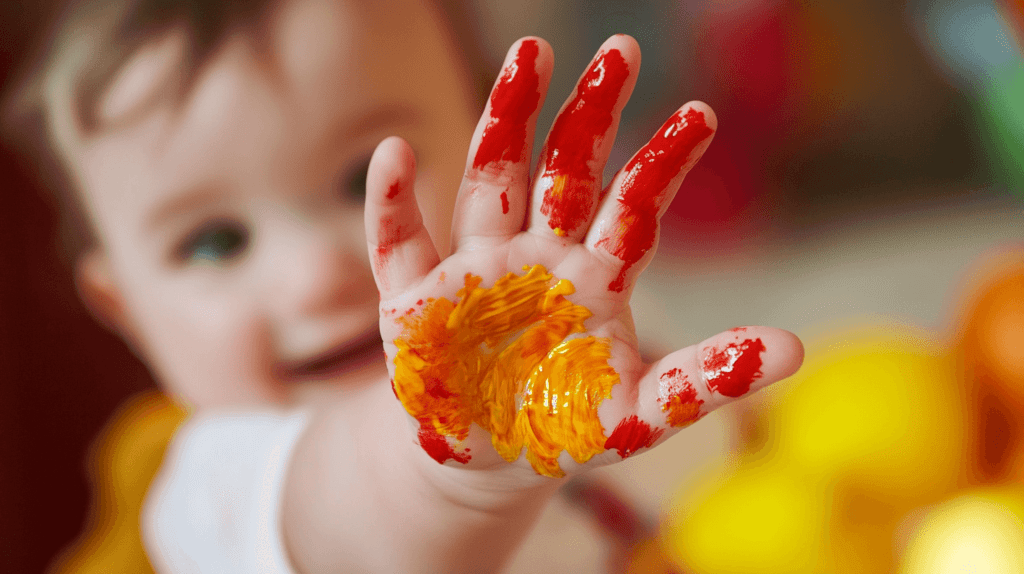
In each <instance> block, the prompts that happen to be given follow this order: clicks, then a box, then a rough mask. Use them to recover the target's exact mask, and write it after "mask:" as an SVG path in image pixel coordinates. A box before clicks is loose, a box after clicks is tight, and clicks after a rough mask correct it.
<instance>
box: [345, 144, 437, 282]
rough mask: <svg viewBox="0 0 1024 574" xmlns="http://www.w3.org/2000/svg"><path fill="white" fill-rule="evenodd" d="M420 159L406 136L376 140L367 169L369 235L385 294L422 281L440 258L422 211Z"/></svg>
mask: <svg viewBox="0 0 1024 574" xmlns="http://www.w3.org/2000/svg"><path fill="white" fill-rule="evenodd" d="M415 177H416V159H415V157H414V155H413V152H412V149H411V148H410V147H409V144H408V143H406V142H405V140H403V139H401V138H397V137H391V138H388V139H386V140H384V141H382V142H381V143H380V145H378V146H377V149H376V150H375V151H374V152H373V158H372V159H371V160H370V168H369V171H368V172H367V175H366V211H365V213H364V219H365V222H366V241H367V244H368V247H369V250H370V261H371V262H372V265H373V276H374V279H376V281H377V288H378V289H379V290H380V294H381V298H383V299H388V298H390V297H392V296H394V295H395V294H397V293H399V292H401V291H404V290H405V289H406V288H408V287H409V286H410V285H412V284H413V283H415V282H416V281H419V280H420V279H422V278H423V276H424V275H426V274H427V273H428V272H429V271H430V270H431V269H433V268H434V267H436V266H437V264H438V263H439V262H440V258H439V257H438V254H437V248H436V247H435V246H434V243H433V241H432V240H431V239H430V235H429V234H428V233H427V229H426V227H424V225H423V217H422V215H421V214H420V209H419V205H418V204H417V203H416V195H415V194H414V193H413V181H414V179H415Z"/></svg>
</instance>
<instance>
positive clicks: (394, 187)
mask: <svg viewBox="0 0 1024 574" xmlns="http://www.w3.org/2000/svg"><path fill="white" fill-rule="evenodd" d="M401 191H402V184H401V183H399V182H397V181H396V182H395V183H392V184H391V187H389V188H388V196H387V197H388V199H394V198H395V196H397V195H398V193H399V192H401Z"/></svg>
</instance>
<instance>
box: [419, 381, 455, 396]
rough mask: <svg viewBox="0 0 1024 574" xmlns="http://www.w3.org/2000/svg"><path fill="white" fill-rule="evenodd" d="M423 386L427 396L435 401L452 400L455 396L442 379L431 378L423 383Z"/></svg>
mask: <svg viewBox="0 0 1024 574" xmlns="http://www.w3.org/2000/svg"><path fill="white" fill-rule="evenodd" d="M423 385H424V387H425V389H424V390H426V391H427V394H428V395H430V396H432V397H434V398H435V399H450V398H452V397H454V396H455V393H453V392H451V391H449V390H448V387H446V386H445V385H444V383H442V382H441V380H440V379H437V378H433V377H432V378H429V379H427V380H426V381H423Z"/></svg>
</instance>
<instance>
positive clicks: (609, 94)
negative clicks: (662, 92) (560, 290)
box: [539, 49, 629, 237]
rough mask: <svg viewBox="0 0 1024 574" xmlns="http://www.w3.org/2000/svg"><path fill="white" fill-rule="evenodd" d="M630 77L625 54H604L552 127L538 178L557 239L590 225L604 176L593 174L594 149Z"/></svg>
mask: <svg viewBox="0 0 1024 574" xmlns="http://www.w3.org/2000/svg"><path fill="white" fill-rule="evenodd" d="M628 78H629V66H628V65H627V64H626V60H625V58H623V57H622V52H620V51H619V50H614V49H613V50H608V51H606V52H602V53H601V54H599V55H598V56H597V57H596V58H594V61H593V62H592V63H591V64H590V67H589V68H588V69H587V71H586V72H585V73H584V74H583V77H582V78H581V79H580V81H579V84H577V89H576V95H575V96H574V97H573V99H572V100H571V101H570V102H569V103H568V104H566V106H565V109H564V110H563V111H562V113H561V114H559V115H558V118H557V119H556V120H555V123H554V125H553V126H551V133H550V134H549V135H548V142H547V148H546V152H545V157H546V158H547V159H546V161H545V164H544V171H543V172H541V175H540V179H539V181H540V186H541V189H542V190H543V198H544V199H543V201H542V202H541V206H540V212H541V213H542V214H543V215H546V216H548V225H549V226H550V227H551V229H552V230H553V231H554V232H555V235H558V236H560V237H565V236H566V235H569V234H570V233H573V232H574V231H576V230H577V229H578V228H580V227H581V226H582V225H583V224H584V223H586V222H587V221H590V218H591V217H592V216H593V211H594V206H595V197H594V192H595V188H597V187H600V185H599V183H600V182H599V181H598V178H599V177H600V175H601V174H599V173H598V174H595V173H593V170H594V166H592V165H591V164H592V163H593V161H594V148H595V147H597V146H598V144H599V143H600V142H601V141H602V140H603V139H604V137H605V134H607V132H608V129H609V128H611V125H612V121H613V120H614V118H613V116H612V114H613V112H614V110H615V104H616V103H617V102H618V100H619V94H621V93H622V87H623V86H624V85H625V83H626V80H627V79H628Z"/></svg>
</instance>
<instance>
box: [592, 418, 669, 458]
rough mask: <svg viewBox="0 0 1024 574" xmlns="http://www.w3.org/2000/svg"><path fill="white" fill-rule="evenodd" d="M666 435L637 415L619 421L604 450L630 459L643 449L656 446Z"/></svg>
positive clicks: (663, 430) (662, 430)
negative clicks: (614, 451) (613, 450)
mask: <svg viewBox="0 0 1024 574" xmlns="http://www.w3.org/2000/svg"><path fill="white" fill-rule="evenodd" d="M664 433H665V429H659V428H657V427H654V428H652V427H651V425H649V424H647V423H646V422H644V421H642V420H640V419H639V418H638V417H637V416H636V415H632V416H630V417H628V418H624V419H622V420H621V421H619V424H618V426H616V427H615V430H614V431H612V434H611V436H609V437H608V440H606V441H605V443H604V448H605V449H607V450H611V449H615V450H618V451H619V456H621V457H622V458H628V457H629V456H630V455H632V454H634V453H635V452H636V451H638V450H640V449H642V448H650V447H652V446H654V443H655V442H656V441H657V440H658V439H659V438H661V435H663V434H664Z"/></svg>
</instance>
